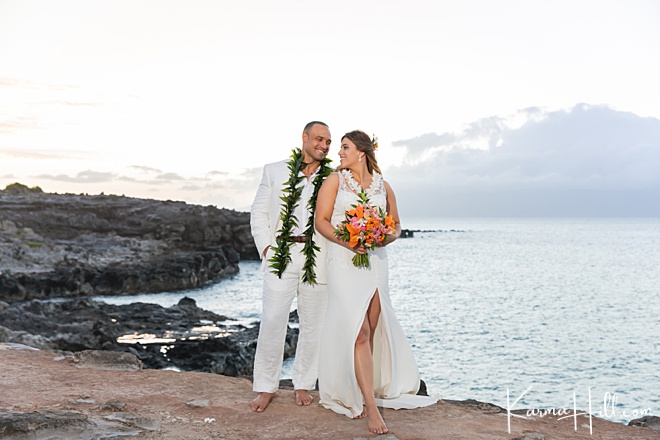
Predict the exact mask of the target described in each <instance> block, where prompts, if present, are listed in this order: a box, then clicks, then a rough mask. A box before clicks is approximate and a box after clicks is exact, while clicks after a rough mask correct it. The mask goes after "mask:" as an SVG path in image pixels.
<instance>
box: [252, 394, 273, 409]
mask: <svg viewBox="0 0 660 440" xmlns="http://www.w3.org/2000/svg"><path fill="white" fill-rule="evenodd" d="M275 397H277V394H276V393H259V395H258V396H257V397H256V398H255V399H254V400H253V401H252V403H250V408H252V411H254V412H258V413H260V412H264V410H265V409H266V408H268V404H269V403H270V401H271V400H273V399H274V398H275Z"/></svg>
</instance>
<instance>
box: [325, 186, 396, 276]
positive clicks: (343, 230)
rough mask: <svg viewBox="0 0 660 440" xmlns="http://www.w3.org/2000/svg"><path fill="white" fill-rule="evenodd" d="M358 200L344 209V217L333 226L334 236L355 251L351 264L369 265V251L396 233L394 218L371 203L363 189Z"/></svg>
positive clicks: (358, 265) (381, 244)
mask: <svg viewBox="0 0 660 440" xmlns="http://www.w3.org/2000/svg"><path fill="white" fill-rule="evenodd" d="M359 197H360V201H359V202H358V203H357V204H355V205H351V206H352V209H349V210H348V211H346V215H345V219H344V220H342V221H341V222H340V223H339V224H338V225H337V227H336V228H335V231H334V233H335V236H336V237H337V238H338V239H340V240H342V241H344V242H346V243H347V244H348V246H349V247H350V248H351V249H352V250H353V251H354V252H355V253H356V254H355V256H354V257H353V260H352V261H353V265H354V266H356V267H365V268H368V267H369V251H372V250H374V249H375V248H376V247H377V246H378V247H380V246H384V245H385V244H387V239H388V237H389V236H390V235H393V234H395V233H396V229H395V225H394V220H393V219H392V216H391V215H389V214H387V212H385V211H384V210H383V209H382V208H380V207H376V206H373V205H371V203H370V202H369V197H367V194H366V192H365V191H364V190H363V191H361V192H360V194H359Z"/></svg>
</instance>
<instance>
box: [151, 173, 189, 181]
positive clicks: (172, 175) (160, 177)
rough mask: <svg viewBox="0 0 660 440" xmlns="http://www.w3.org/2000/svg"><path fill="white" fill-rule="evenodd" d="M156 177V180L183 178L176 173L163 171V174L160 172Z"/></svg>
mask: <svg viewBox="0 0 660 440" xmlns="http://www.w3.org/2000/svg"><path fill="white" fill-rule="evenodd" d="M156 179H158V180H169V181H172V180H184V178H183V177H181V176H180V175H179V174H177V173H163V174H160V175H158V176H156Z"/></svg>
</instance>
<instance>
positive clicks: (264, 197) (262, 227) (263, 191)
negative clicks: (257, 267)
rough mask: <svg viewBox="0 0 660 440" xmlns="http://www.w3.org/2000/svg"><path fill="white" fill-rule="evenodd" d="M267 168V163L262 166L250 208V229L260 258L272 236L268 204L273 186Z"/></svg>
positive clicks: (262, 256) (263, 255)
mask: <svg viewBox="0 0 660 440" xmlns="http://www.w3.org/2000/svg"><path fill="white" fill-rule="evenodd" d="M268 169H269V167H268V165H266V166H264V170H263V174H262V176H261V183H260V184H259V188H258V189H257V194H256V195H255V197H254V201H253V202H252V207H251V208H250V230H251V232H252V237H253V238H254V244H255V245H256V246H257V250H258V251H259V255H260V256H261V258H262V259H263V258H264V257H265V256H266V251H267V250H268V246H270V244H271V237H272V233H271V230H270V223H271V222H270V214H271V213H270V204H271V197H273V188H272V184H271V181H270V178H269V172H268Z"/></svg>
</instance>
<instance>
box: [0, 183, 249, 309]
mask: <svg viewBox="0 0 660 440" xmlns="http://www.w3.org/2000/svg"><path fill="white" fill-rule="evenodd" d="M249 220H250V219H249V213H245V212H237V211H233V210H228V209H218V208H216V207H213V206H199V205H189V204H187V203H184V202H173V201H158V200H150V199H137V198H130V197H120V196H104V195H98V196H86V195H73V194H45V193H40V192H25V191H22V192H21V191H0V300H4V301H7V302H12V301H19V300H25V299H30V298H52V297H71V296H80V295H104V294H111V295H117V294H126V293H137V292H154V291H167V290H176V289H183V288H191V287H197V286H199V285H201V284H203V283H205V282H207V281H209V280H214V279H217V278H219V277H222V276H224V275H228V274H234V273H236V272H237V270H238V261H239V259H240V258H243V259H258V255H257V251H256V248H255V246H254V242H253V240H252V235H251V233H250V226H249Z"/></svg>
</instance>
